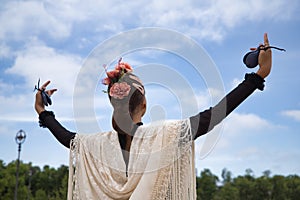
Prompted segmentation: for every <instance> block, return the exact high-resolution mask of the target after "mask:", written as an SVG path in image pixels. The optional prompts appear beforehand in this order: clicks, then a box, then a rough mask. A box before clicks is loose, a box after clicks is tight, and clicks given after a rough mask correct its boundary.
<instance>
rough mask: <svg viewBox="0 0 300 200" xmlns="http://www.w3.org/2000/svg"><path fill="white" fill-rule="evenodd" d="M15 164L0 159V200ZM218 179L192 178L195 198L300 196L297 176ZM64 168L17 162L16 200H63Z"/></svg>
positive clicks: (225, 175) (289, 199) (10, 186)
mask: <svg viewBox="0 0 300 200" xmlns="http://www.w3.org/2000/svg"><path fill="white" fill-rule="evenodd" d="M16 164H17V163H16V162H15V161H13V162H11V163H9V164H7V165H6V164H5V163H4V162H3V161H2V160H0V199H1V200H11V199H14V191H15V184H16ZM221 179H222V180H219V178H218V176H216V175H214V174H213V173H212V172H211V171H210V170H209V169H204V170H203V171H202V172H201V173H200V176H199V177H196V183H197V188H196V189H197V199H201V200H277V199H278V200H279V199H284V200H285V199H286V200H296V199H299V197H300V177H299V176H298V175H289V176H286V177H284V176H280V175H274V176H271V172H270V171H269V170H266V171H264V172H263V174H262V176H260V177H255V176H254V173H253V171H252V170H251V169H246V170H245V174H244V175H240V176H237V177H233V176H232V173H231V172H230V171H228V170H227V169H226V168H225V169H223V170H222V172H221ZM67 184H68V167H67V166H64V165H62V166H60V167H59V168H57V169H55V168H52V167H50V166H47V165H46V166H44V167H43V168H42V169H41V168H40V167H37V166H32V164H31V163H28V164H25V163H22V162H20V168H19V187H18V199H30V200H61V199H66V198H67V188H68V185H67Z"/></svg>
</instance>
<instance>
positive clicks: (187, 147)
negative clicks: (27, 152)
mask: <svg viewBox="0 0 300 200" xmlns="http://www.w3.org/2000/svg"><path fill="white" fill-rule="evenodd" d="M195 181H196V176H195V166H194V144H193V138H192V135H191V130H190V121H189V120H188V119H186V120H178V121H164V122H161V123H156V124H152V125H148V126H146V125H143V126H140V127H138V129H137V131H136V133H135V135H134V137H133V140H132V143H131V148H130V156H129V162H128V169H127V176H126V165H125V162H124V159H123V156H122V150H121V147H120V144H119V140H118V135H117V133H116V132H115V131H110V132H106V133H99V134H94V135H79V134H77V135H76V137H75V139H74V140H73V141H72V143H71V148H70V170H69V188H68V199H69V200H85V199H124V200H125V199H130V200H141V199H143V200H158V199H173V200H175V199H176V200H178V199H183V200H185V199H186V200H190V199H196V184H195Z"/></svg>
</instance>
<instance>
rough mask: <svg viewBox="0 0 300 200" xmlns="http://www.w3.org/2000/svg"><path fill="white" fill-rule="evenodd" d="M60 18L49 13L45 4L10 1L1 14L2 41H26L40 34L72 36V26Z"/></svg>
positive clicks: (0, 36)
mask: <svg viewBox="0 0 300 200" xmlns="http://www.w3.org/2000/svg"><path fill="white" fill-rule="evenodd" d="M60 17H61V16H54V15H52V14H51V13H49V11H48V10H47V8H46V7H45V3H44V2H40V1H8V2H7V3H6V4H3V5H2V12H1V14H0V24H1V27H2V28H1V30H0V40H1V39H2V40H7V39H13V40H24V39H25V40H26V39H28V37H32V36H34V35H39V34H46V35H49V36H51V37H53V38H65V37H67V36H69V34H70V24H69V22H65V21H63V19H61V18H60ZM3 27H4V28H3Z"/></svg>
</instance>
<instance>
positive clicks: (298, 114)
mask: <svg viewBox="0 0 300 200" xmlns="http://www.w3.org/2000/svg"><path fill="white" fill-rule="evenodd" d="M281 114H282V115H284V116H287V117H290V118H292V119H294V120H296V121H300V110H286V111H282V112H281Z"/></svg>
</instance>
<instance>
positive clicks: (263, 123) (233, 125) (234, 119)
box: [224, 112, 275, 134]
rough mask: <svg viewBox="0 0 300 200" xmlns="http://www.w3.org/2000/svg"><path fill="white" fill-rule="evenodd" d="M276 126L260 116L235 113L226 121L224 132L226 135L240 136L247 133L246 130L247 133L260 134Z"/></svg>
mask: <svg viewBox="0 0 300 200" xmlns="http://www.w3.org/2000/svg"><path fill="white" fill-rule="evenodd" d="M274 126H275V125H273V124H272V123H271V122H269V121H267V120H266V119H263V118H261V117H260V116H258V115H255V114H252V113H249V114H241V113H237V112H233V113H231V114H230V116H229V117H228V119H227V120H226V123H225V129H224V132H226V134H240V133H245V131H246V130H247V132H253V131H256V132H260V131H264V130H267V129H270V128H272V127H274Z"/></svg>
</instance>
